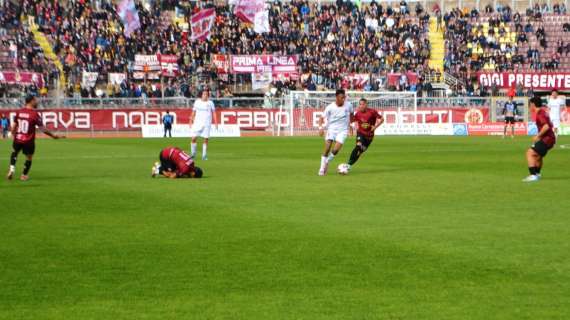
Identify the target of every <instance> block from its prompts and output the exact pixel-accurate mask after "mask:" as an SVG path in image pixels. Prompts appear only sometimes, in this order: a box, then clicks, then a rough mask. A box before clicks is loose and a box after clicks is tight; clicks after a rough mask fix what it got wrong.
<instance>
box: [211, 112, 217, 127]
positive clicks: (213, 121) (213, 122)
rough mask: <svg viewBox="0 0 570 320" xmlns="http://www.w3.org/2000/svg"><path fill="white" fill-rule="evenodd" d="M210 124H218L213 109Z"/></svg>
mask: <svg viewBox="0 0 570 320" xmlns="http://www.w3.org/2000/svg"><path fill="white" fill-rule="evenodd" d="M212 124H218V116H217V115H216V111H215V110H212Z"/></svg>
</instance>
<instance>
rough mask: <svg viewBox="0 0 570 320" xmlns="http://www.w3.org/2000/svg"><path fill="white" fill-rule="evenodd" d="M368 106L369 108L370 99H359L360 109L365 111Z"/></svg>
mask: <svg viewBox="0 0 570 320" xmlns="http://www.w3.org/2000/svg"><path fill="white" fill-rule="evenodd" d="M366 108H368V100H366V99H364V98H361V99H360V101H358V111H360V112H364V111H366Z"/></svg>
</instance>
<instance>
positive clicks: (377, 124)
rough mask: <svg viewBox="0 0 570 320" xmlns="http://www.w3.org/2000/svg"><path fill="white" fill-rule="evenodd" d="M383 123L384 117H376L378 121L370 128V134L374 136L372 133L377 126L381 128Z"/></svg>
mask: <svg viewBox="0 0 570 320" xmlns="http://www.w3.org/2000/svg"><path fill="white" fill-rule="evenodd" d="M383 123H384V117H383V116H380V117H378V119H376V123H375V124H374V126H373V127H372V130H371V131H372V134H374V131H376V129H378V127H379V126H381V125H382V124H383Z"/></svg>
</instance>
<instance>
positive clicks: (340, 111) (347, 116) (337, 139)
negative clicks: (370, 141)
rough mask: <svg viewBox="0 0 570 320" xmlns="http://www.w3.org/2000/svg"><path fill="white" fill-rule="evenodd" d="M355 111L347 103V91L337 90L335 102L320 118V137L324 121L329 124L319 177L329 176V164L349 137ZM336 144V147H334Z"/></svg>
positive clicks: (322, 132) (322, 133)
mask: <svg viewBox="0 0 570 320" xmlns="http://www.w3.org/2000/svg"><path fill="white" fill-rule="evenodd" d="M352 113H353V109H352V105H351V104H350V102H348V101H346V94H345V91H344V90H342V89H338V90H336V94H335V102H333V103H331V104H329V105H328V106H327V107H326V109H325V112H324V115H323V116H322V117H320V118H319V135H320V136H321V137H322V136H323V135H324V133H325V132H324V129H325V128H324V126H323V125H324V121H325V119H326V122H327V127H326V129H327V133H326V136H325V148H324V151H323V154H322V156H321V167H320V169H319V176H324V175H326V174H327V169H328V166H329V162H331V161H332V160H333V159H334V156H336V155H337V154H338V153H339V151H340V149H342V145H343V144H344V141H345V140H346V137H347V136H348V129H349V127H350V122H351V120H352V117H353V114H352ZM333 142H334V147H333ZM331 149H332V150H331Z"/></svg>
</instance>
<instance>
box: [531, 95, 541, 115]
mask: <svg viewBox="0 0 570 320" xmlns="http://www.w3.org/2000/svg"><path fill="white" fill-rule="evenodd" d="M529 104H530V109H531V111H533V112H535V111H536V110H537V109H538V108H542V99H540V97H538V96H534V97H532V98H531V99H530V101H529Z"/></svg>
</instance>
